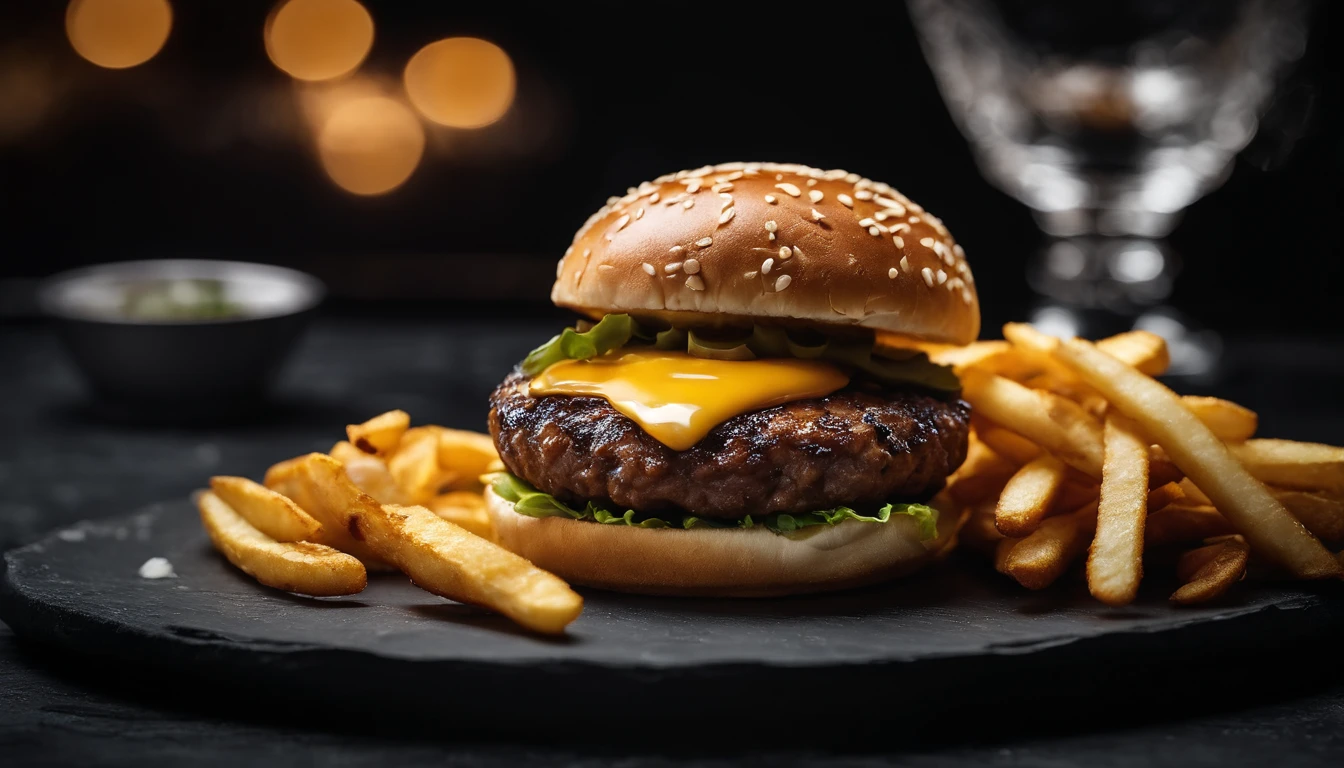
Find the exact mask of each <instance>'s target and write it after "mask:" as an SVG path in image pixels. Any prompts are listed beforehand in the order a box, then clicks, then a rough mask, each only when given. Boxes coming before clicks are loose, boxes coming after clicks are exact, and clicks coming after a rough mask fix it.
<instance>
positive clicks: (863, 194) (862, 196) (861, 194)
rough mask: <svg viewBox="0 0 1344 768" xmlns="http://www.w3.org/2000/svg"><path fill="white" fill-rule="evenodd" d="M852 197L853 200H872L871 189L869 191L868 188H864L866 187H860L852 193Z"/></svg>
mask: <svg viewBox="0 0 1344 768" xmlns="http://www.w3.org/2000/svg"><path fill="white" fill-rule="evenodd" d="M854 199H855V200H872V199H873V193H872V192H871V191H869V190H866V189H860V190H859V191H857V192H855V193H854Z"/></svg>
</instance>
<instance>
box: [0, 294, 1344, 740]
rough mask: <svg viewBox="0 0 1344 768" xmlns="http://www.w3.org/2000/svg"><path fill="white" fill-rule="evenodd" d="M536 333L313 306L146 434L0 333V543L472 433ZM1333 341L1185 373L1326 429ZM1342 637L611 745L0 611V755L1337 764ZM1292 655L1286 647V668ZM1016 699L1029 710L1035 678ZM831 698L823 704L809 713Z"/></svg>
mask: <svg viewBox="0 0 1344 768" xmlns="http://www.w3.org/2000/svg"><path fill="white" fill-rule="evenodd" d="M549 332H553V329H552V328H551V327H550V326H549V325H544V324H526V323H516V324H514V325H511V326H506V327H499V326H495V327H491V328H488V329H487V328H484V327H479V326H473V325H472V324H470V323H467V322H454V321H437V322H431V321H411V320H406V321H395V322H387V321H384V322H380V323H373V322H370V321H363V320H354V319H346V320H338V319H327V320H324V321H322V322H321V323H320V324H319V325H318V326H317V327H316V328H315V329H314V331H313V333H311V334H310V335H309V336H308V338H307V339H306V340H305V342H304V343H303V345H302V346H301V348H300V350H299V352H298V354H297V357H296V359H295V360H294V362H293V364H292V365H291V366H290V367H289V369H288V371H287V373H286V376H285V378H284V380H283V382H282V384H281V386H280V389H279V392H278V394H277V397H276V399H275V402H274V403H273V404H272V405H271V406H269V407H268V408H266V409H264V411H263V412H258V413H256V414H255V415H254V416H253V417H251V418H249V419H246V420H243V421H240V420H237V419H234V420H231V422H230V423H229V424H227V425H224V426H200V427H191V428H188V427H160V428H148V429H147V428H145V427H143V426H132V425H131V424H130V423H128V422H125V421H122V420H119V419H118V418H117V417H116V416H115V415H113V414H107V413H103V412H101V411H99V410H98V409H96V408H93V407H90V406H89V405H88V404H87V401H86V400H85V398H84V395H83V390H82V388H81V385H80V382H79V380H78V378H77V377H76V375H75V373H74V371H73V370H72V369H71V368H70V367H69V366H68V364H67V363H66V361H65V359H64V358H63V357H62V356H61V354H60V351H59V349H58V347H57V346H56V344H55V341H54V339H53V338H52V336H51V335H50V333H49V332H48V331H47V329H45V328H43V327H42V326H39V325H15V326H11V327H8V328H5V329H0V361H3V362H4V363H5V375H4V376H3V377H0V424H3V425H4V427H5V429H4V433H5V435H6V436H7V438H8V439H5V440H0V549H7V548H9V547H12V546H16V545H19V544H22V543H25V542H27V541H30V540H32V539H34V538H36V537H37V536H38V535H40V534H41V533H43V532H44V531H47V530H50V529H52V528H55V527H57V526H61V525H64V524H67V523H70V522H73V521H76V520H81V519H87V518H98V517H106V516H112V515H119V514H124V513H127V512H130V511H133V510H135V509H137V508H139V507H142V506H145V505H147V504H150V503H153V502H156V501H161V500H163V499H168V498H181V497H182V496H184V495H185V494H187V493H189V492H190V491H191V490H192V489H194V488H196V487H198V486H199V485H200V483H201V481H202V479H203V478H205V477H206V476H208V475H211V474H221V473H226V474H242V475H251V476H259V475H260V474H261V473H262V471H264V469H265V468H266V466H268V465H269V464H270V463H272V462H273V461H274V460H276V459H277V458H280V457H284V456H292V455H295V454H298V453H301V452H304V451H309V450H325V449H326V448H328V447H330V445H331V443H332V442H333V441H334V440H335V439H337V437H338V436H339V434H340V432H341V427H342V425H344V424H346V423H349V422H351V421H357V420H360V419H362V418H365V417H367V416H369V415H372V414H375V413H378V412H381V411H383V410H387V409H390V408H403V409H405V410H407V411H409V412H410V413H411V415H412V417H413V419H414V420H415V421H416V422H432V423H440V424H445V425H448V426H456V427H465V428H475V429H479V428H481V426H482V424H483V420H484V414H485V410H486V409H485V397H486V395H487V394H488V392H489V390H490V388H491V387H492V386H493V385H494V383H495V382H497V381H498V380H499V378H500V377H501V376H502V374H503V373H504V372H505V371H506V370H507V368H508V367H509V365H511V363H512V362H513V361H515V360H517V359H518V358H519V357H520V356H521V355H522V353H524V352H525V351H526V350H527V349H528V348H529V347H530V346H532V345H534V344H535V343H537V342H538V341H539V340H541V339H543V338H544V337H545V336H546V334H547V333H549ZM1341 349H1344V344H1341V340H1339V339H1315V340H1307V339H1282V338H1258V339H1232V340H1229V342H1228V345H1227V352H1226V358H1225V359H1226V366H1225V372H1224V374H1223V376H1222V377H1221V380H1220V381H1218V382H1217V383H1216V384H1208V385H1198V386H1195V385H1181V387H1180V388H1181V389H1182V390H1183V391H1187V392H1204V391H1216V392H1217V393H1218V394H1220V395H1222V396H1224V397H1230V398H1232V399H1235V400H1237V401H1239V402H1242V403H1244V404H1246V405H1248V406H1250V407H1252V408H1254V409H1256V410H1258V411H1260V412H1261V414H1262V421H1261V425H1262V432H1263V434H1266V435H1271V436H1276V437H1286V438H1294V439H1303V440H1320V441H1326V442H1334V443H1341V442H1344V405H1341V404H1340V403H1339V402H1338V400H1337V397H1338V393H1339V392H1341V391H1344V356H1342V355H1340V350H1341ZM1339 639H1344V638H1325V641H1324V642H1323V643H1321V646H1322V647H1323V648H1324V649H1325V651H1324V652H1313V653H1312V654H1311V655H1309V656H1307V657H1305V658H1302V650H1301V649H1298V648H1287V647H1275V648H1266V649H1265V655H1264V662H1263V665H1262V666H1261V668H1259V669H1254V670H1245V669H1229V671H1228V675H1229V678H1231V679H1232V680H1233V681H1234V682H1232V683H1231V684H1229V685H1227V686H1223V687H1221V688H1220V689H1219V690H1217V691H1201V690H1190V691H1189V695H1188V702H1185V703H1184V705H1182V706H1179V707H1176V709H1177V710H1178V711H1179V712H1180V713H1181V715H1180V716H1179V717H1175V718H1173V717H1172V716H1171V714H1170V713H1171V710H1172V709H1173V708H1172V707H1170V706H1167V707H1163V708H1162V710H1163V715H1162V716H1161V717H1156V718H1155V717H1145V716H1144V707H1143V704H1142V702H1137V703H1136V702H1128V701H1124V702H1117V703H1116V706H1115V708H1114V710H1113V717H1108V718H1106V721H1105V722H1097V723H1095V724H1089V725H1084V726H1081V727H1080V726H1079V725H1077V724H1076V723H1075V724H1070V725H1069V726H1068V727H1059V726H1058V725H1057V724H1055V723H1052V719H1051V718H1050V717H1048V716H1044V715H1043V716H1042V718H1041V719H1040V722H1039V725H1038V727H1029V726H1028V727H1018V726H1015V727H1014V728H1013V729H1011V730H1009V731H1004V730H1003V729H992V728H981V727H979V724H977V723H966V724H956V727H949V728H947V729H943V730H940V732H938V733H937V734H933V735H932V736H931V738H926V739H921V740H920V741H918V742H917V743H896V744H888V743H878V744H871V743H865V744H861V745H856V744H848V745H847V744H844V743H843V741H842V742H840V743H837V744H836V745H835V746H833V747H830V748H828V749H826V750H821V749H818V748H816V747H808V748H807V749H806V750H804V751H795V750H792V749H790V748H789V741H790V739H789V729H788V728H782V727H781V726H782V725H788V724H790V723H792V722H798V723H803V722H806V721H807V720H808V718H802V719H799V720H795V716H796V715H795V713H744V716H743V719H742V722H741V723H740V724H739V726H740V727H743V728H752V727H756V726H757V724H759V727H762V728H770V729H775V730H777V731H778V732H779V737H778V738H777V739H767V740H765V741H762V740H760V739H756V740H754V744H753V745H752V746H750V747H743V746H732V745H727V744H724V745H721V746H716V745H714V744H712V743H711V742H707V741H704V740H700V741H693V740H686V739H681V738H676V737H675V735H676V734H678V733H679V732H684V729H685V728H687V727H688V726H687V724H661V725H659V726H657V727H656V728H654V727H650V726H648V725H644V726H642V727H646V728H649V730H650V733H655V732H656V733H657V735H656V736H653V737H651V738H649V739H636V740H634V741H631V740H628V739H627V740H624V741H621V742H619V743H613V741H612V740H610V739H608V738H606V737H604V733H609V732H610V730H611V729H613V728H624V729H628V728H634V727H637V726H635V725H631V724H630V723H637V722H638V718H637V716H634V715H626V714H624V713H623V711H622V706H616V707H613V712H611V713H605V714H603V713H557V716H566V717H575V718H576V722H577V723H581V724H579V725H576V736H575V738H574V739H572V740H571V741H569V742H568V743H564V744H549V745H548V744H536V743H527V742H526V739H525V736H524V735H523V734H525V733H526V725H525V723H526V718H523V719H522V720H521V721H520V722H521V723H522V725H521V726H520V728H519V729H518V733H519V734H520V736H519V737H518V738H517V739H516V740H515V739H509V740H507V741H501V740H499V738H498V737H496V738H495V739H494V740H485V739H483V738H481V737H479V736H473V735H472V734H471V733H463V732H461V731H460V730H457V729H451V728H446V729H445V732H444V733H442V734H437V735H436V734H423V733H420V734H399V735H395V736H394V735H389V734H386V733H384V734H378V733H366V732H361V731H360V729H359V728H358V726H357V724H351V723H346V722H329V721H327V720H324V719H323V718H322V717H321V713H307V714H295V716H294V717H292V718H285V717H279V716H277V715H276V713H274V712H268V713H267V714H266V715H265V716H263V717H256V716H253V717H249V714H248V710H247V707H246V706H245V704H243V703H241V702H239V701H237V700H228V701H225V700H216V698H214V697H211V696H210V695H208V694H205V693H202V694H201V695H193V694H192V692H191V691H189V690H188V691H184V690H182V689H181V687H173V686H172V685H171V683H170V681H161V680H153V679H147V678H144V677H140V676H129V675H126V674H121V673H119V671H118V670H110V669H100V668H98V667H96V666H90V665H88V664H85V663H81V662H80V661H78V660H75V659H71V658H68V657H65V656H62V655H61V654H59V653H56V652H53V651H52V650H50V649H43V648H36V647H32V646H30V645H25V644H23V643H22V642H20V641H19V640H18V639H17V638H15V637H14V636H13V634H12V633H11V632H10V631H9V630H8V629H7V628H5V627H4V625H3V624H0V764H4V765H27V764H67V763H78V764H82V765H122V764H125V765H129V764H137V765H141V764H153V765H158V764H164V763H165V761H166V762H167V763H171V764H176V763H186V762H191V763H196V764H221V765H240V764H243V765H256V764H291V763H302V764H310V763H311V764H339V765H366V764H368V765H395V764H400V765H405V764H419V763H436V764H451V765H493V764H514V763H522V762H526V763H541V762H545V763H567V764H599V763H604V762H610V761H620V762H622V763H623V764H626V763H629V764H635V763H638V764H644V763H647V764H680V762H682V761H692V762H697V763H700V764H735V763H741V762H748V763H758V764H762V765H781V764H813V763H817V762H831V763H836V764H854V765H869V764H877V763H885V762H901V763H907V764H914V765H980V764H991V765H1072V764H1082V765H1130V764H1152V765H1179V766H1188V765H1219V766H1223V765H1234V764H1235V765H1241V764H1246V765H1262V764H1266V763H1270V762H1273V763H1274V764H1277V765H1321V766H1325V765H1331V766H1333V765H1339V764H1341V762H1342V761H1344V663H1341V661H1340V655H1339V654H1338V648H1339V643H1338V642H1337V641H1338V640H1339ZM1331 646H1333V648H1332V647H1331ZM1290 658H1291V659H1293V660H1294V663H1292V664H1287V665H1285V664H1284V663H1283V662H1284V660H1285V659H1290ZM1280 669H1282V674H1276V671H1277V670H1280ZM1237 679H1244V681H1245V684H1244V685H1238V684H1237V683H1236V682H1235V680H1237ZM446 695H451V692H446ZM891 695H899V692H897V691H882V692H872V691H862V692H860V691H843V692H837V697H838V698H840V699H843V700H844V701H846V702H848V701H853V702H855V703H856V708H857V706H858V705H859V704H860V702H861V703H862V704H867V703H868V702H869V701H873V702H877V703H878V705H879V706H880V697H881V696H891ZM525 704H526V702H525V700H521V701H520V707H521V708H523V709H524V710H525ZM1023 706H1024V707H1030V706H1031V697H1030V692H1024V695H1023ZM845 709H846V707H845V706H844V705H841V706H840V707H836V706H835V705H834V704H833V703H826V704H819V710H820V712H821V713H823V714H822V715H819V716H818V717H820V718H821V719H822V720H825V719H826V718H825V717H824V713H826V712H836V713H837V715H839V714H841V713H843V712H844V710H845ZM529 716H535V714H534V713H529ZM1022 720H1023V719H1022V718H1017V722H1022ZM689 722H691V723H693V722H694V718H693V713H691V714H690V716H689ZM1026 722H1030V718H1027V719H1026ZM598 723H605V725H599V724H598ZM692 727H693V726H692ZM798 727H806V726H803V725H799V726H798ZM727 730H731V729H727Z"/></svg>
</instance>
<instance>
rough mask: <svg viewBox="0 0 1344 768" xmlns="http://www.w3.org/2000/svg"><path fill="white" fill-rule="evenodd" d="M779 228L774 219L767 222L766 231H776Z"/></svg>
mask: <svg viewBox="0 0 1344 768" xmlns="http://www.w3.org/2000/svg"><path fill="white" fill-rule="evenodd" d="M778 229H779V224H777V223H776V222H775V220H774V219H771V220H770V221H767V222H765V231H766V232H774V231H776V230H778Z"/></svg>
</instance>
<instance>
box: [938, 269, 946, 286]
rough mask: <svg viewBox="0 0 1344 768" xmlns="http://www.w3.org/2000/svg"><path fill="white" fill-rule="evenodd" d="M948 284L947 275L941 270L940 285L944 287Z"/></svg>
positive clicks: (939, 273) (939, 272)
mask: <svg viewBox="0 0 1344 768" xmlns="http://www.w3.org/2000/svg"><path fill="white" fill-rule="evenodd" d="M946 282H947V273H946V272H944V271H943V270H941V269H940V270H938V284H939V285H942V284H943V283H946Z"/></svg>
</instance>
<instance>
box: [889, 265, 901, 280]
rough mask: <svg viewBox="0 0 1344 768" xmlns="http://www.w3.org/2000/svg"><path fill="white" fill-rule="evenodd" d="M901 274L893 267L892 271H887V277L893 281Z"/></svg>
mask: <svg viewBox="0 0 1344 768" xmlns="http://www.w3.org/2000/svg"><path fill="white" fill-rule="evenodd" d="M900 274H901V271H900V270H899V269H897V268H895V267H892V268H891V269H888V270H887V277H889V278H891V279H892V280H895V279H896V278H897V277H898V276H899V275H900Z"/></svg>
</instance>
